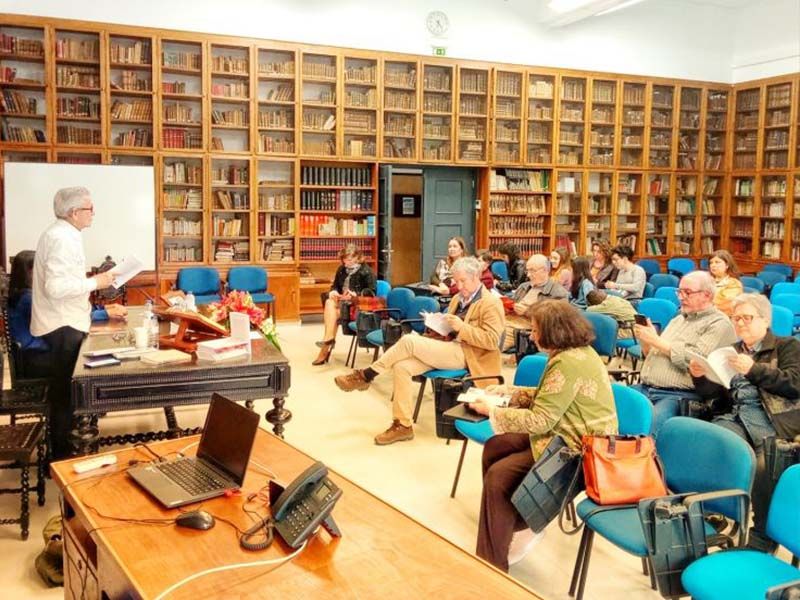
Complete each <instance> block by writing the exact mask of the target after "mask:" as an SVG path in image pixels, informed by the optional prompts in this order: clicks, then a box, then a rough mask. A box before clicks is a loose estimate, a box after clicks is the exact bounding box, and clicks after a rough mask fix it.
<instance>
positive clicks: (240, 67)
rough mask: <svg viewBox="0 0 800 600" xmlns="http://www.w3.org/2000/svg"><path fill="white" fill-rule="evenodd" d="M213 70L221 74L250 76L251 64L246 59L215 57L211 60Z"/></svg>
mask: <svg viewBox="0 0 800 600" xmlns="http://www.w3.org/2000/svg"><path fill="white" fill-rule="evenodd" d="M211 70H212V71H217V72H220V73H236V74H237V75H248V74H249V73H250V63H249V61H248V60H247V58H246V57H239V56H213V57H212V58H211Z"/></svg>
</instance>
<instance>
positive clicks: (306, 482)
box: [270, 462, 342, 548]
mask: <svg viewBox="0 0 800 600" xmlns="http://www.w3.org/2000/svg"><path fill="white" fill-rule="evenodd" d="M279 488H280V486H278V485H277V484H275V483H274V482H272V481H270V504H271V506H272V520H273V522H274V524H275V529H276V530H277V531H278V533H279V534H280V535H281V537H282V538H283V540H284V541H285V542H286V543H287V544H289V546H291V547H292V548H299V547H300V546H301V545H302V543H303V542H304V541H305V540H306V539H308V537H310V536H311V535H312V534H313V533H314V531H316V529H317V527H318V526H319V525H322V526H323V527H325V529H326V530H327V531H328V533H330V534H331V535H332V536H336V537H340V536H341V532H340V531H339V528H338V527H337V526H336V523H335V522H334V520H333V517H332V516H330V513H331V511H332V510H333V506H334V505H335V504H336V501H337V500H339V498H340V497H341V496H342V490H341V489H339V487H338V486H337V485H336V484H335V483H333V482H332V481H331V480H330V479H328V468H327V467H326V466H325V465H324V464H322V463H321V462H316V463H314V464H313V465H311V466H310V467H309V468H308V469H306V470H305V471H303V472H302V473H301V474H300V475H298V476H297V478H296V479H295V480H294V481H293V482H292V483H291V484H289V487H287V488H286V489H285V490H282V491H280V495H279V496H277V499H274V500H273V498H274V496H275V495H277V493H278V491H279Z"/></svg>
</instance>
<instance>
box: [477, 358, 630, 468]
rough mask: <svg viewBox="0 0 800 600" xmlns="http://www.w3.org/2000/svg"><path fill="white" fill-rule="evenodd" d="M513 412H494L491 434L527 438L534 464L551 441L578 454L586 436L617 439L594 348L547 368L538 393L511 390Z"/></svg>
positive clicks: (554, 361) (609, 397)
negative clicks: (558, 439) (560, 442)
mask: <svg viewBox="0 0 800 600" xmlns="http://www.w3.org/2000/svg"><path fill="white" fill-rule="evenodd" d="M512 389H513V390H514V394H513V398H512V404H515V405H516V406H515V407H514V408H493V409H492V410H491V412H490V415H489V418H490V420H491V424H492V428H493V429H494V431H495V433H527V434H530V438H531V450H532V452H533V458H534V460H536V459H538V458H539V456H541V454H542V452H543V451H544V449H545V448H546V447H547V445H548V444H549V443H550V440H552V439H553V436H554V435H559V436H561V437H562V438H563V439H564V441H565V442H566V443H567V445H568V446H569V447H571V448H575V449H577V448H579V447H580V444H581V438H582V437H583V436H584V435H586V434H592V435H611V434H615V433H617V430H618V423H617V411H616V408H615V405H614V396H613V394H612V392H611V384H610V383H609V379H608V372H607V371H606V367H605V365H604V364H603V361H602V360H601V359H600V357H599V356H598V355H597V353H596V352H595V351H594V349H593V348H591V347H590V346H584V347H582V348H571V349H569V350H564V351H562V352H559V353H558V354H555V355H553V356H552V357H551V358H550V360H549V361H548V362H547V367H545V370H544V373H543V374H542V382H541V385H540V386H539V387H538V388H523V387H517V388H513V387H512Z"/></svg>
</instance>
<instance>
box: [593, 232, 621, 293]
mask: <svg viewBox="0 0 800 600" xmlns="http://www.w3.org/2000/svg"><path fill="white" fill-rule="evenodd" d="M592 258H593V259H594V260H593V261H592V279H593V280H594V286H595V287H596V288H597V289H598V290H602V289H605V287H606V281H614V280H616V278H617V268H616V267H615V266H614V263H612V262H611V247H610V246H609V245H608V242H606V241H604V240H594V241H593V242H592Z"/></svg>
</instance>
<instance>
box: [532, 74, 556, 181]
mask: <svg viewBox="0 0 800 600" xmlns="http://www.w3.org/2000/svg"><path fill="white" fill-rule="evenodd" d="M527 87H528V90H527V103H526V105H527V111H526V113H525V114H526V119H527V122H528V127H527V130H526V136H525V145H526V151H525V163H526V164H529V165H552V164H553V156H555V154H554V150H553V144H554V140H555V130H556V101H555V98H556V96H555V93H556V92H555V90H556V89H557V82H556V76H555V75H549V74H544V73H536V72H529V73H528V86H527Z"/></svg>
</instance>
